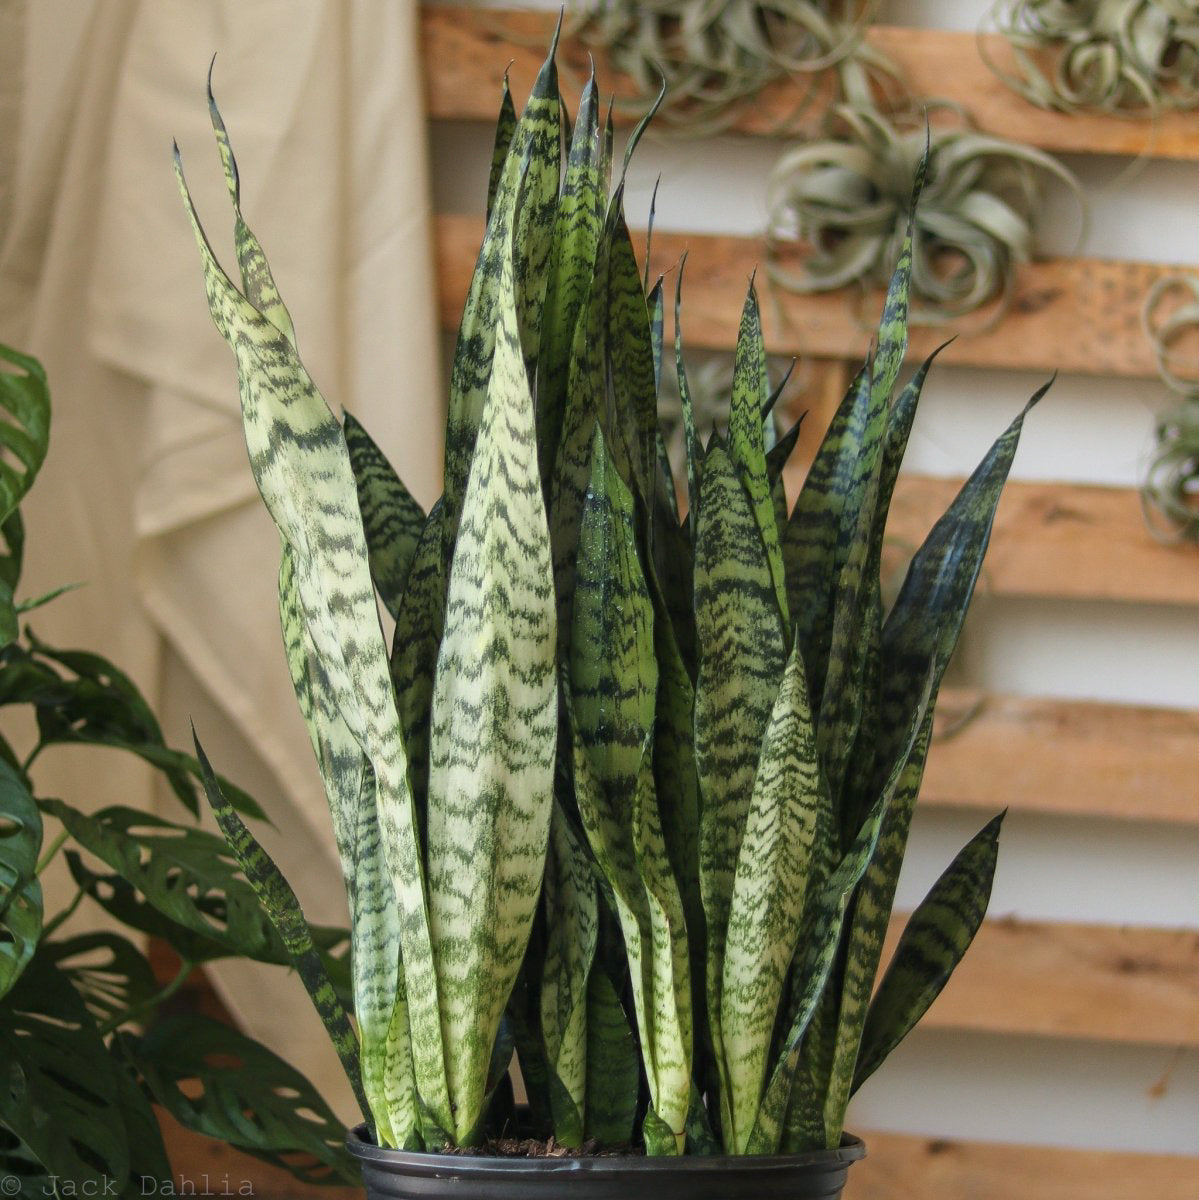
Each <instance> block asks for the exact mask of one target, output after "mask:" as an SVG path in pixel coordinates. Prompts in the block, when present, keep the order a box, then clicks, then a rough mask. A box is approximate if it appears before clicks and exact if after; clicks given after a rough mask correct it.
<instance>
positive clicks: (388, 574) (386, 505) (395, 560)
mask: <svg viewBox="0 0 1199 1200" xmlns="http://www.w3.org/2000/svg"><path fill="white" fill-rule="evenodd" d="M342 430H343V432H344V434H345V439H346V448H347V449H348V450H349V452H350V466H351V467H353V469H354V480H355V482H356V483H357V485H358V507H359V508H360V509H361V510H362V525H363V529H364V530H365V532H366V546H367V550H368V551H369V554H370V564H371V578H372V579H373V580H374V581H375V587H376V588H377V589H378V591H379V598H380V599H381V600H382V601H383V607H384V608H386V609H387V611H388V612H389V613H390V614H391V615H392V617H393V618H394V617H396V616H397V615H398V613H399V609H400V600H401V598H402V596H403V594H404V585H405V584H406V583H407V581H408V568H409V567H410V566H411V565H412V556H413V554H414V553H415V552H416V544H417V542H418V541H419V540H420V535H421V530H422V529H423V528H424V525H425V511H424V509H423V508H421V506H420V505H419V504H418V503H417V501H416V498H415V497H414V496H413V495H412V493H411V492H410V491H409V490H408V489H407V488H406V487H405V486H404V484H403V482H402V481H401V479H400V477H399V476H398V475H397V474H396V473H395V470H394V469H393V468H392V465H391V463H389V462H388V461H387V459H386V457H384V454H383V451H382V450H380V449H379V447H378V446H377V445H376V444H375V443H374V441H373V440H372V438H371V436H370V434H368V433H367V432H366V430H365V429H363V428H362V426H361V425H360V424H359V423H358V422H357V421H356V420H355V419H354V418H353V417H352V416H351V415H350V414H349V413H346V415H345V420H344V422H343V423H342Z"/></svg>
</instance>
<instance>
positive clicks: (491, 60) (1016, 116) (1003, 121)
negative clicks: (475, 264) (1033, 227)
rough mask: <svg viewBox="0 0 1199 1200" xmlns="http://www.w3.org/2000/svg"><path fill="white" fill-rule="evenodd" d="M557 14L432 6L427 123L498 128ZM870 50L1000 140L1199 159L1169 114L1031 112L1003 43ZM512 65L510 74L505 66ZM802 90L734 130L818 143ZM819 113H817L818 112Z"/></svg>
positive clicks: (570, 57) (760, 107)
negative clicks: (1013, 84) (997, 72)
mask: <svg viewBox="0 0 1199 1200" xmlns="http://www.w3.org/2000/svg"><path fill="white" fill-rule="evenodd" d="M555 20H556V14H555V13H552V12H544V11H543V12H527V11H523V12H522V11H520V10H516V9H494V8H488V9H480V8H469V7H464V6H456V5H455V6H444V7H443V6H440V5H438V6H430V7H426V8H425V9H424V11H423V14H422V31H423V37H424V54H425V57H424V61H425V63H426V64H427V65H428V68H429V69H428V71H427V72H426V83H425V86H426V95H427V97H428V105H429V116H430V117H433V118H435V119H443V120H459V121H493V120H494V119H495V114H496V112H497V110H498V107H499V96H500V88H501V86H502V84H503V78H504V71H505V69H509V71H510V77H511V80H512V88H513V92H514V94H515V95H517V96H523V95H525V94H526V93H527V91H528V89H529V87H530V86H531V85H532V83H533V79H534V77H535V76H536V74H537V69H538V68H539V67H540V65H541V61H542V59H543V58H544V57H545V50H546V47H547V46H548V44H549V38H550V34H551V32H552V30H553V26H554V21H555ZM867 40H868V41H869V43H870V44H871V45H872V46H874V47H876V48H877V49H878V50H880V51H882V52H883V53H884V54H885V55H887V56H888V57H889V58H890V59H891V61H892V62H893V63H894V64H895V65H896V66H897V67H898V68H899V70H900V72H901V73H902V75H903V77H904V78H906V79H907V81H908V85H909V87H910V88H911V91H912V94H913V95H916V96H927V97H932V96H936V97H942V98H944V99H948V100H953V101H955V102H957V103H960V104H962V105H964V106H965V107H966V108H967V109H968V111H969V112H970V113H971V114H972V116H973V118H974V121H975V123H976V125H977V126H978V128H979V129H981V130H983V131H984V132H987V133H992V134H996V135H998V136H1000V137H1005V138H1010V139H1013V140H1015V141H1019V142H1025V143H1027V144H1028V145H1031V146H1039V147H1041V148H1042V149H1044V150H1053V151H1058V152H1063V153H1064V152H1068V153H1072V154H1131V155H1138V154H1145V155H1150V156H1153V157H1158V158H1181V159H1195V158H1199V120H1196V118H1195V116H1194V114H1184V113H1170V114H1167V115H1165V116H1162V117H1160V118H1158V120H1156V121H1155V122H1144V121H1132V120H1126V119H1122V118H1118V117H1105V116H1065V115H1062V114H1060V113H1051V112H1046V111H1044V110H1043V109H1039V108H1036V107H1034V106H1033V105H1031V104H1029V103H1027V102H1026V101H1025V100H1023V99H1021V97H1019V96H1018V95H1016V94H1015V93H1014V92H1012V91H1011V90H1010V89H1009V88H1007V87H1006V86H1005V85H1004V84H1003V83H1001V82H1000V81H999V80H998V79H997V78H996V77H995V76H994V75H993V74H992V73H991V71H990V70H989V69H988V67H987V66H986V64H985V63H984V62H983V59H982V57H981V54H980V47H982V48H983V49H984V50H985V52H986V54H987V55H988V57H990V58H991V59H992V60H994V61H995V62H997V63H1003V62H1004V61H1006V58H1007V55H1006V46H1005V43H1004V41H1003V39H1002V38H1000V37H997V36H994V35H992V36H988V37H984V38H982V39H979V38H977V37H976V36H975V35H974V34H971V33H948V32H944V31H940V30H914V29H894V28H887V27H885V26H881V27H876V28H874V29H871V30H870V31H869V32H868V34H867ZM587 54H588V48H587V47H586V46H584V45H583V44H582V43H581V42H580V41H579V40H578V39H577V38H572V37H570V36H568V37H567V38H565V39H564V41H563V44H562V46H561V49H560V53H559V60H560V62H561V63H562V64H563V66H564V68H565V70H566V71H568V72H570V73H571V74H573V75H574V76H575V77H576V79H581V78H585V77H586V71H587V69H588V61H587ZM595 57H596V66H597V70H598V71H599V74H600V80H601V83H602V85H603V86H604V88H605V90H607V91H609V92H611V93H612V94H614V95H624V96H631V95H634V94H635V93H634V91H633V89H632V86H631V84H630V82H629V81H628V79H627V78H623V77H622V76H620V75H619V74H618V73H617V72H614V71H612V70H611V69H610V68H609V67H608V65H607V63H606V62H605V61H604V56H603V54H602V53H599V52H595ZM509 60H511V66H510V68H506V64H508V63H509ZM796 94H797V93H796V88H795V86H794V85H792V84H788V83H780V84H776V85H774V86H772V87H770V88H768V89H767V90H766V91H765V92H764V93H763V94H762V96H761V97H759V98H758V100H757V101H756V102H755V103H754V105H753V106H752V107H751V108H749V109H748V110H747V111H746V112H745V114H744V115H743V116H742V117H741V119H739V120H738V121H737V123H736V125H735V126H734V127H733V128H734V130H735V131H736V132H738V133H744V134H753V135H758V136H763V135H765V136H772V135H778V133H779V131H780V126H783V127H786V128H787V130H788V133H789V134H790V135H791V136H793V137H801V136H805V135H806V136H811V135H812V134H813V133H814V132H815V131H816V129H815V117H811V116H809V117H808V118H807V119H806V120H805V121H804V122H802V123H800V124H798V125H787V124H786V123H787V122H788V120H789V118H790V117H791V115H792V112H793V110H794V108H795V104H796ZM817 112H818V110H817Z"/></svg>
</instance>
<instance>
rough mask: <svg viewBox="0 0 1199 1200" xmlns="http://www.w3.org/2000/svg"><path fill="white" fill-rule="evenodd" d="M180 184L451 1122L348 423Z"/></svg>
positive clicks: (412, 834) (427, 1095)
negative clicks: (389, 888)
mask: <svg viewBox="0 0 1199 1200" xmlns="http://www.w3.org/2000/svg"><path fill="white" fill-rule="evenodd" d="M176 171H177V174H178V178H179V186H180V191H181V194H182V195H183V198H184V201H185V204H186V207H187V210H188V214H189V216H190V217H191V220H192V226H193V229H194V232H195V235H196V243H197V245H198V247H199V249H200V253H201V257H202V259H203V263H204V275H205V283H206V289H207V293H208V303H209V310H210V312H211V314H212V317H213V321H214V323H215V324H216V326H217V329H218V330H219V331H220V332H221V333H222V335H223V336H224V337H225V338H226V340H227V341H228V342H229V344H230V346H231V347H232V348H233V350H234V353H235V355H236V357H237V361H238V376H239V380H240V384H241V399H242V416H243V424H244V427H245V432H246V445H247V449H248V451H249V455H250V465H251V467H252V469H253V472H254V476H255V479H256V481H257V483H258V487H259V491H260V493H261V494H262V497H263V499H264V501H265V502H266V505H267V508H268V510H269V511H270V513H271V516H272V518H273V519H274V521H275V523H276V525H277V526H278V527H279V531H280V533H281V535H282V536H283V538H284V540H286V541H287V542H288V544H289V545H290V546H291V547H292V550H293V552H294V553H295V579H296V593H297V595H298V597H299V600H300V607H301V610H302V612H303V617H304V623H305V626H306V628H307V630H308V634H309V637H310V638H311V640H312V646H313V649H314V652H315V655H316V657H317V658H318V659H319V661H320V663H321V668H322V670H323V671H324V672H325V673H326V675H327V679H328V686H329V688H330V690H331V692H332V695H333V696H334V699H335V703H336V705H337V708H338V711H339V712H340V714H341V716H342V718H343V719H344V720H345V721H346V724H347V725H348V726H349V728H350V730H351V732H352V733H353V735H354V738H355V740H356V741H357V742H358V743H359V745H360V746H361V747H362V749H363V751H364V752H365V753H366V755H367V757H368V758H369V760H370V763H371V767H372V769H373V771H374V775H375V779H376V782H377V787H378V799H377V809H378V814H379V817H380V825H381V828H382V832H383V845H384V848H385V851H386V853H387V858H388V862H389V865H390V873H391V877H392V882H393V885H394V887H395V890H396V898H397V902H398V905H399V911H400V915H401V922H400V928H401V936H402V941H403V947H404V953H403V958H404V962H405V966H406V983H407V987H408V991H409V993H410V994H411V995H412V996H413V999H414V1003H413V1005H412V1008H411V1013H412V1024H413V1034H414V1036H413V1043H412V1044H413V1060H414V1064H415V1069H416V1079H417V1084H418V1089H419V1091H420V1094H421V1095H422V1096H423V1097H424V1100H425V1102H426V1103H427V1104H428V1105H429V1107H430V1108H431V1110H432V1111H433V1112H435V1113H437V1114H438V1116H439V1119H441V1120H443V1121H444V1123H447V1124H448V1123H449V1117H448V1111H449V1098H448V1092H447V1089H446V1065H445V1055H444V1050H443V1046H442V1040H441V1029H440V1024H439V1022H438V1020H437V1013H438V1003H437V981H436V975H435V969H434V962H433V954H432V948H431V945H430V942H429V930H428V921H427V915H426V908H425V896H424V887H423V872H422V866H421V857H420V852H419V846H418V841H417V829H416V820H415V817H414V814H413V805H412V798H411V795H410V794H409V790H408V780H407V760H406V757H405V753H404V745H403V739H402V736H401V733H400V726H399V720H398V717H397V715H396V709H395V697H394V693H393V690H392V684H391V678H390V674H389V672H388V666H387V655H386V651H385V649H384V646H383V640H382V633H381V630H380V628H379V621H378V613H377V610H376V608H375V596H374V587H373V585H372V583H371V580H370V569H369V565H368V556H367V550H366V539H365V536H364V534H363V531H362V518H361V514H360V513H359V510H358V501H357V492H356V486H355V483H354V477H353V470H352V468H351V467H350V462H349V453H348V451H347V450H346V447H345V441H344V439H343V437H342V433H341V426H340V424H339V423H338V422H337V420H336V419H335V418H334V417H333V414H332V413H331V412H330V411H329V408H328V405H327V404H326V403H325V401H324V399H323V397H322V396H321V395H320V393H319V392H318V391H317V389H316V387H315V385H314V384H313V383H312V381H311V379H310V378H309V376H308V373H307V372H306V371H305V370H304V367H303V365H302V364H301V363H300V361H299V359H298V357H297V356H296V353H295V348H294V346H293V344H292V342H291V341H290V339H289V338H288V337H287V335H286V334H285V333H284V332H282V331H281V330H280V328H279V327H278V326H277V325H276V324H274V323H273V322H272V321H271V320H270V319H268V318H267V317H266V316H264V315H263V314H262V313H261V312H259V310H258V309H257V308H256V307H255V306H254V304H253V303H251V302H250V300H249V299H247V298H246V297H245V296H243V295H242V294H241V293H240V292H238V291H237V289H236V288H235V287H234V286H233V284H232V283H231V281H230V280H229V278H228V276H227V275H226V274H225V272H224V271H223V270H222V268H221V266H220V264H219V263H218V262H217V260H216V257H215V255H214V254H213V252H212V249H211V247H210V246H209V243H208V240H207V238H206V237H205V235H204V232H203V229H202V228H201V226H200V223H199V218H198V217H197V215H196V212H195V208H194V206H193V204H192V202H191V196H190V193H189V192H188V190H187V185H186V183H185V181H184V179H183V172H182V166H181V164H180V161H179V158H178V152H177V151H176Z"/></svg>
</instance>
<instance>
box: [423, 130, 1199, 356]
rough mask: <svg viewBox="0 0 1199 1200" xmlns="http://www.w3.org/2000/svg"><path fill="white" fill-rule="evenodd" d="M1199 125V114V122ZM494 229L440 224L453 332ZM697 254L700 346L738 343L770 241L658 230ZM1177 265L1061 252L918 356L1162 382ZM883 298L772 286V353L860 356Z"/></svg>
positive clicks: (689, 315)
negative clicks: (993, 314) (1161, 312)
mask: <svg viewBox="0 0 1199 1200" xmlns="http://www.w3.org/2000/svg"><path fill="white" fill-rule="evenodd" d="M1197 124H1199V118H1197ZM482 236H483V221H482V218H481V217H475V216H462V215H446V214H443V215H440V216H438V217H437V219H436V239H437V260H438V284H439V293H440V314H441V323H442V327H443V328H445V329H450V330H453V329H457V328H458V322H459V320H460V318H461V316H462V306H463V303H464V302H465V299H466V292H467V287H468V286H469V283H470V275H471V271H472V270H473V269H474V265H475V257H476V255H477V253H478V248H479V243H480V241H481V240H482ZM633 236H634V241H635V242H636V243H637V244H638V245H642V246H643V245H644V244H645V243H644V234H643V233H636V232H635V233H634V235H633ZM684 251H687V252H688V258H687V285H686V287H685V289H684V298H683V302H684V306H685V308H684V313H685V318H686V326H685V334H686V340H687V345H688V346H689V347H690V348H692V349H713V350H730V349H732V347H733V344H734V342H735V340H736V336H737V327H738V323H739V320H740V316H741V303H742V301H743V299H744V297H745V282H746V279H747V278H748V277H749V273H750V272H751V271H752V270H753V268H754V267H755V265H761V264H762V263H764V262H765V259H766V249H765V245H764V243H763V242H762V240H761V239H760V238H743V237H730V236H721V235H715V236H714V235H702V234H678V233H667V232H665V231H661V232H660V231H659V230H658V229H657V228H655V230H654V242H653V255H652V263H651V266H652V269H653V271H654V272H669V271H672V270H673V268H674V267H675V265H676V264H677V263H678V261H679V259H680V257H681V256H682V254H683V252H684ZM1174 270H1176V268H1171V267H1166V266H1159V265H1154V264H1149V263H1135V262H1116V261H1106V260H1100V259H1087V258H1079V259H1050V260H1047V261H1044V262H1037V263H1028V264H1026V265H1025V266H1023V267H1021V268H1020V269H1019V271H1018V273H1017V281H1016V294H1015V298H1014V300H1013V302H1012V305H1011V308H1010V309H1009V311H1008V312H1007V313H1006V314H1005V315H1004V317H1003V319H1002V321H1000V322H999V323H998V324H996V325H993V326H991V327H990V328H985V327H983V326H984V325H985V317H983V316H982V315H980V314H976V315H975V316H974V317H972V318H970V319H968V320H967V321H966V322H964V323H963V324H962V325H961V326H960V327H959V326H956V325H948V326H938V327H937V328H936V329H930V328H916V329H913V330H912V333H911V342H910V345H909V347H908V357H909V359H911V358H915V359H921V358H924V357H925V356H926V355H927V354H929V353H930V352H931V351H932V350H933V349H935V348H936V347H937V346H939V345H940V344H941V343H942V342H943V341H944V340H945V339H946V337H948V336H950V335H951V334H952V333H954V332H956V333H958V335H959V336H958V338H957V341H955V342H954V343H953V345H952V346H950V347H949V348H948V349H947V350H946V351H945V352H944V354H942V356H941V361H942V362H943V363H949V364H952V365H955V366H963V367H992V368H995V367H997V368H1004V369H1025V370H1034V371H1044V372H1045V373H1046V374H1048V373H1050V372H1052V371H1065V372H1073V373H1078V374H1083V375H1088V374H1089V375H1112V376H1123V377H1131V378H1152V377H1155V376H1156V367H1155V365H1154V361H1153V354H1152V351H1151V348H1150V345H1149V341H1148V339H1147V338H1146V337H1145V335H1144V332H1143V331H1142V329H1141V324H1140V312H1141V305H1142V303H1143V302H1144V298H1145V296H1146V294H1147V293H1148V291H1149V289H1150V287H1152V286H1153V284H1154V283H1155V282H1156V281H1158V280H1159V279H1161V278H1163V277H1164V276H1166V275H1169V274H1171V273H1172V272H1173V271H1174ZM881 307H882V296H881V293H880V295H879V296H877V297H875V296H869V297H867V298H865V299H864V300H863V299H862V297H861V296H860V295H859V294H858V293H856V292H830V293H825V294H822V295H811V296H796V295H792V294H790V293H787V292H782V291H779V290H777V289H773V288H768V287H767V286H766V285H765V284H764V285H763V294H762V317H763V326H764V328H765V333H766V346H767V349H768V350H769V351H770V353H772V354H798V355H801V356H808V355H810V356H813V357H815V358H826V359H837V358H847V359H860V358H862V357H864V356H865V353H866V350H867V348H868V347H869V345H870V338H871V335H872V332H873V330H872V328H871V327H870V326H869V325H868V324H867V323H866V321H865V320H864V318H863V317H862V315H861V314H863V313H872V314H875V315H877V313H878V312H879V311H880V309H881Z"/></svg>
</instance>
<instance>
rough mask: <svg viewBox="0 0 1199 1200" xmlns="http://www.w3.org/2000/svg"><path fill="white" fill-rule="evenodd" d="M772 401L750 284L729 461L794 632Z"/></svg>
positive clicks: (732, 408) (737, 359) (735, 378)
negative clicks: (772, 442) (770, 468)
mask: <svg viewBox="0 0 1199 1200" xmlns="http://www.w3.org/2000/svg"><path fill="white" fill-rule="evenodd" d="M769 396H770V383H769V381H768V379H767V377H766V348H765V346H764V345H763V343H762V316H761V313H760V312H759V310H758V294H757V292H756V291H755V290H754V285H753V281H752V280H751V281H750V285H749V291H748V293H747V294H746V297H745V306H744V308H743V309H742V311H741V327H740V329H739V330H738V333H737V352H736V357H735V359H734V363H733V397H732V402H731V405H730V407H729V456H730V457H731V458H732V460H733V463H734V465H735V466H736V468H737V473H738V475H739V476H740V477H741V482H742V484H743V486H744V487H745V490H746V492H747V493H748V494H749V499H750V505H751V507H752V509H753V514H754V521H755V522H756V523H757V526H758V534H759V537H760V538H761V541H762V545H763V547H764V548H765V553H766V561H767V563H768V565H769V567H770V577H771V580H772V581H773V583H774V592H775V596H776V598H777V601H778V606H779V613H780V614H781V616H782V621H783V628H784V629H788V630H789V629H790V627H791V626H790V617H789V616H788V605H787V585H786V579H785V576H784V573H783V550H782V545H781V543H780V541H779V527H778V519H777V517H776V515H775V506H774V500H773V498H772V496H771V487H770V477H769V475H768V473H767V470H766V444H765V441H764V437H763V429H762V409H763V407H765V405H766V404H767V401H768V399H769Z"/></svg>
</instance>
